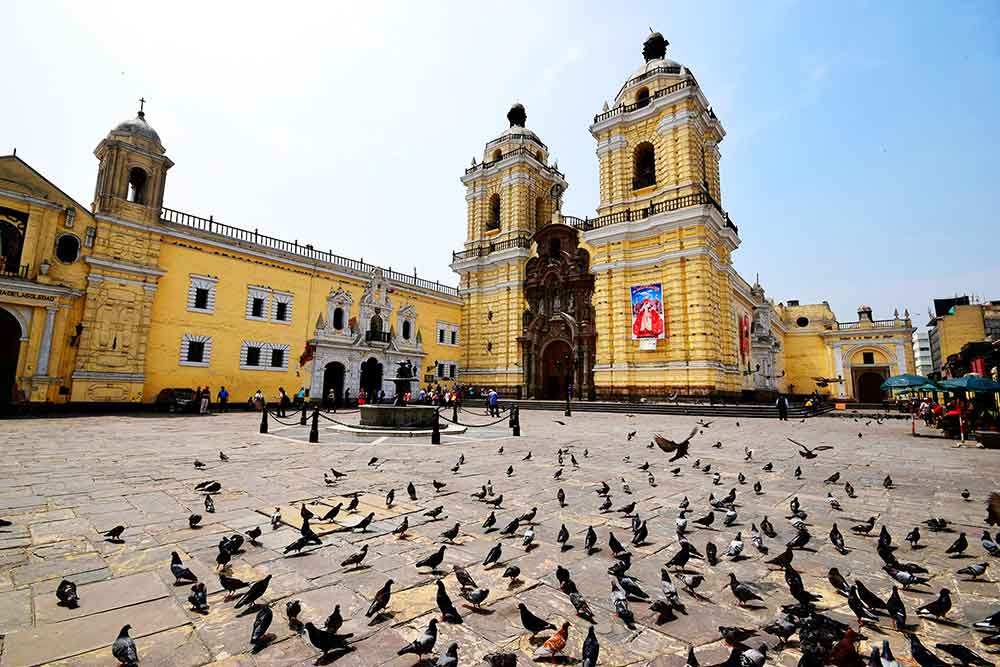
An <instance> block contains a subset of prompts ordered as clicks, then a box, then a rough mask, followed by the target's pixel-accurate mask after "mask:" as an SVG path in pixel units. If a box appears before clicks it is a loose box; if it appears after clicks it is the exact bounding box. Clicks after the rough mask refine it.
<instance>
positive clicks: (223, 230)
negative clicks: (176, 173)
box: [160, 207, 458, 296]
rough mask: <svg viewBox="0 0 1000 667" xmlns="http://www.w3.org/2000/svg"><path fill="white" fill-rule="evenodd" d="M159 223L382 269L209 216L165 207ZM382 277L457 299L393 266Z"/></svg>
mask: <svg viewBox="0 0 1000 667" xmlns="http://www.w3.org/2000/svg"><path fill="white" fill-rule="evenodd" d="M160 220H161V221H162V222H171V223H174V224H177V225H184V226H185V227H190V228H192V229H198V230H201V231H203V232H208V233H209V234H217V235H219V236H224V237H226V238H229V239H234V240H236V241H241V242H243V243H253V244H255V245H260V246H264V247H266V248H271V249H273V250H278V251H281V252H285V253H288V254H291V255H297V256H299V257H305V258H307V259H311V260H315V261H319V262H326V263H327V264H333V265H335V266H337V267H342V268H344V269H347V270H348V271H353V272H356V273H361V274H364V275H370V274H371V273H372V271H374V270H375V269H378V268H381V267H378V266H376V265H374V264H369V263H367V262H365V261H364V260H363V259H362V260H357V259H351V258H350V257H342V256H341V255H336V254H334V252H333V251H332V250H318V249H316V248H314V247H313V246H312V245H309V244H306V245H301V244H299V242H298V241H297V240H296V241H285V240H283V239H279V238H275V237H273V236H267V235H266V234H261V233H260V232H258V231H257V230H256V229H254V230H253V231H250V230H249V229H241V228H240V227H233V226H232V225H226V224H223V223H221V222H217V221H216V220H214V219H213V218H212V217H211V216H209V217H208V218H202V217H199V216H197V215H192V214H190V213H184V212H183V211H176V210H174V209H171V208H166V207H164V208H163V209H161V210H160ZM382 274H383V275H384V276H385V277H386V279H388V280H390V281H392V282H394V283H397V284H400V285H408V286H410V287H415V288H417V289H423V290H428V291H431V292H440V293H442V294H447V295H449V296H458V288H457V287H452V286H450V285H442V284H441V283H440V282H438V281H436V280H435V281H430V280H426V279H424V278H418V277H417V276H416V274H413V275H410V274H407V273H400V272H399V271H393V270H392V267H389V268H388V269H382Z"/></svg>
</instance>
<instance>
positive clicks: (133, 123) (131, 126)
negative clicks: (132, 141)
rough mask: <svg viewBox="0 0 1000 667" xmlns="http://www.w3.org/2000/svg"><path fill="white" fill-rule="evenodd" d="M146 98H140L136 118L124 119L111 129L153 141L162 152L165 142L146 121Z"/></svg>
mask: <svg viewBox="0 0 1000 667" xmlns="http://www.w3.org/2000/svg"><path fill="white" fill-rule="evenodd" d="M145 103H146V100H144V99H142V100H140V106H139V112H138V113H137V114H136V116H135V118H130V119H128V120H125V121H122V122H121V123H118V125H116V126H115V128H114V129H113V130H111V133H112V134H128V135H131V136H134V137H139V138H142V139H146V140H148V141H150V142H152V143H153V144H154V145H155V146H156V147H157V148H158V149H159V151H160V152H161V153H162V152H163V144H162V142H161V141H160V135H159V134H157V133H156V130H154V129H153V127H152V125H150V124H149V123H148V122H147V121H146V112H145V111H144V110H143V107H144V106H145Z"/></svg>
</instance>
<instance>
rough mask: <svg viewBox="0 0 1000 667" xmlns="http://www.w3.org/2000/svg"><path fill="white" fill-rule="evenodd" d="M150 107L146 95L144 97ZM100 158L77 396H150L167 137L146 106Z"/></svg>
mask: <svg viewBox="0 0 1000 667" xmlns="http://www.w3.org/2000/svg"><path fill="white" fill-rule="evenodd" d="M140 103H142V104H144V100H140ZM94 155H95V156H97V159H98V160H99V161H100V165H99V167H98V171H97V185H96V187H95V189H94V202H93V205H92V207H93V210H94V217H95V218H96V219H97V229H96V230H95V231H96V233H95V235H94V238H93V251H92V253H91V255H90V256H88V257H87V259H86V261H87V263H88V264H89V265H90V266H89V272H88V275H87V292H86V296H85V300H84V305H83V313H82V315H81V320H80V341H79V352H78V354H77V358H76V369H75V370H74V372H73V394H72V400H73V401H102V402H104V401H106V402H135V401H141V400H142V399H143V395H142V392H143V385H144V383H145V372H146V348H147V342H148V333H149V321H150V317H151V314H152V308H153V299H154V298H155V295H156V288H157V282H158V281H159V278H160V276H162V275H163V274H164V273H165V272H164V271H162V270H161V269H160V268H159V266H158V262H159V255H160V233H159V230H158V229H157V227H158V225H159V220H160V210H161V208H162V206H163V189H164V185H165V183H166V177H167V170H168V169H170V167H172V166H173V164H174V163H173V162H171V161H170V158H168V157H167V156H166V151H165V150H164V148H163V144H162V143H161V142H160V136H159V135H158V134H157V133H156V130H154V129H153V128H152V127H151V126H150V125H149V123H148V122H147V121H146V113H145V111H144V110H143V108H142V107H141V106H140V108H139V112H138V114H137V115H136V117H135V118H133V119H129V120H126V121H124V122H122V123H119V124H118V125H116V126H115V127H114V128H113V129H112V130H111V131H110V132H109V133H108V135H107V136H106V137H105V138H104V139H102V140H101V142H100V143H99V144H98V145H97V148H96V149H95V150H94Z"/></svg>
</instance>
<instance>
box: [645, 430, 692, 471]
mask: <svg viewBox="0 0 1000 667" xmlns="http://www.w3.org/2000/svg"><path fill="white" fill-rule="evenodd" d="M697 434H698V428H697V427H695V428H693V429H692V430H691V433H689V434H688V436H687V437H686V438H684V439H683V440H681V441H679V442H674V441H673V440H669V439H667V438H664V437H663V436H661V435H659V434H656V435H654V436H653V441H654V442H655V443H656V446H657V447H659V448H660V450H661V451H663V452H664V453H666V454H671V453H673V456H672V457H670V459H669V463H673V462H674V461H677V460H679V459H682V458H684V457H685V456H687V455H688V448H689V447H690V444H691V438H693V437H694V436H695V435H697Z"/></svg>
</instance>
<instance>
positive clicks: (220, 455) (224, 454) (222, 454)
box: [219, 451, 229, 461]
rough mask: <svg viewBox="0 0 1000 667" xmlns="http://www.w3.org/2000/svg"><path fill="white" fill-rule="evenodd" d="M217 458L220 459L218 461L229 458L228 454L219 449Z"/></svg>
mask: <svg viewBox="0 0 1000 667" xmlns="http://www.w3.org/2000/svg"><path fill="white" fill-rule="evenodd" d="M219 460H220V461H228V460H229V457H228V456H227V455H226V453H225V452H222V451H220V452H219Z"/></svg>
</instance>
